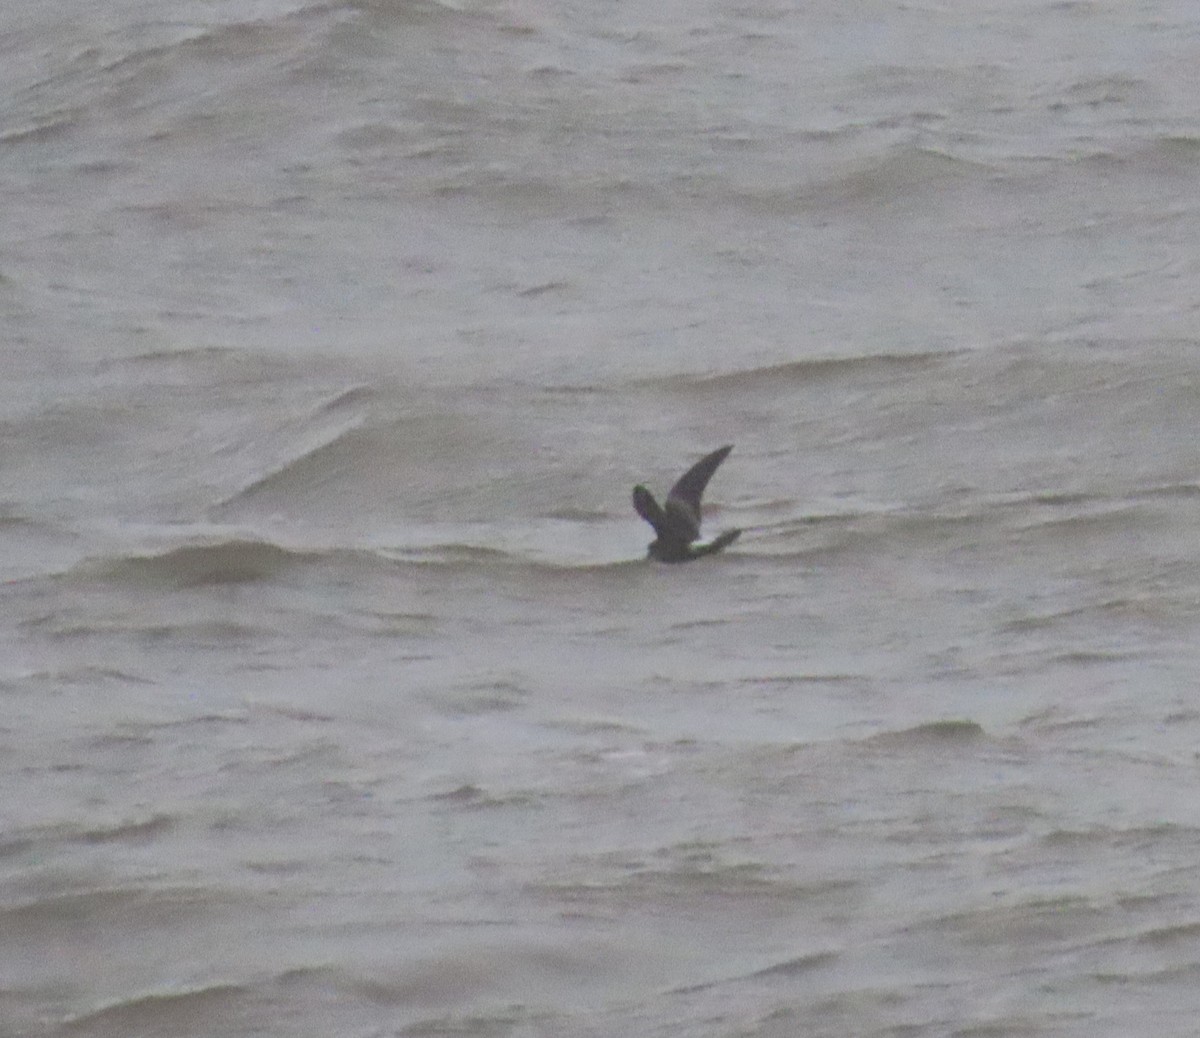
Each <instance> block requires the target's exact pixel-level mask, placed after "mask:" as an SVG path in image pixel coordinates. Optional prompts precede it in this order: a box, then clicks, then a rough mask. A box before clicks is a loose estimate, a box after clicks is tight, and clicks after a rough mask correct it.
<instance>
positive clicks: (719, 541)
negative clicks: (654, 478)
mask: <svg viewBox="0 0 1200 1038" xmlns="http://www.w3.org/2000/svg"><path fill="white" fill-rule="evenodd" d="M731 450H733V444H730V445H729V446H728V447H722V448H721V449H720V450H715V451H713V452H712V453H711V454H709V455H707V456H706V457H703V458H701V459H700V460H699V461H698V462H696V464H695V465H693V466H692V467H691V468H690V469H688V470H687V472H685V473H684V474H683V475H682V476H680V477H679V482H678V483H676V484H675V485H674V486H673V487H671V492H670V493H669V494H668V495H667V505H666V507H665V508H660V507H659V504H658V502H657V501H655V500H654V495H653V494H651V493H650V491H649V490H647V489H646V488H645V487H644V486H641V485H638V486H636V487H634V488H633V507H634V508H636V509H637V513H638V515H640V516H641V517H642V518H643V519H645V520H646V522H648V523H649V524H650V525H651V526H653V527H654V532H655V533H656V534H657V535H658V539H657V540H656V541H654V542H653V543H652V544H651V545H650V558H652V559H658V561H659V562H688V561H690V560H691V559H698V558H700V557H701V556H702V555H712V554H713V552H718V551H720V550H721V549H722V548H726V547H728V546H729V545H731V544H732V543H733V542H734V541H736V540H737V539H738V534H740V533H741V532H742V531H741V530H726V531H725V532H724V533H722V534H721V535H720V536H719V537H714V538H713V539H712V540H711V541H709V542H708V543H707V544H698V545H696V546H695V547H693V546H692V541H695V540H698V539H699V537H700V498H701V496H702V495H703V494H704V488H705V487H706V486H708V481H709V480H710V479H712V474H713V473H714V472H716V471H717V466H718V465H720V464H721V462H723V461H724V460H725V459H726V457H728V455H729V452H730V451H731Z"/></svg>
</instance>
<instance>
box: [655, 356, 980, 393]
mask: <svg viewBox="0 0 1200 1038" xmlns="http://www.w3.org/2000/svg"><path fill="white" fill-rule="evenodd" d="M967 352H968V351H966V350H946V351H937V350H933V351H925V352H919V353H873V354H862V355H858V356H849V357H813V358H810V359H805V360H796V361H788V362H786V363H783V364H773V365H769V366H767V367H761V368H749V369H745V370H742V371H731V372H726V373H722V374H719V375H698V376H697V375H668V376H666V377H664V378H658V379H653V380H649V381H647V382H644V383H641V385H642V386H644V387H647V388H654V389H665V390H669V391H675V392H697V393H706V394H707V393H712V394H721V395H724V394H729V393H737V392H754V391H758V390H770V391H772V392H781V391H786V390H787V389H789V388H793V387H804V386H809V385H812V384H813V383H815V382H830V381H847V380H851V379H858V378H861V377H864V376H865V377H868V378H877V379H883V378H891V377H894V376H895V375H897V374H909V373H911V374H921V373H923V372H926V371H928V370H930V369H931V368H934V367H937V366H938V365H940V364H944V363H946V362H947V361H951V360H955V359H957V358H959V357H962V356H964V355H965V354H966V353H967Z"/></svg>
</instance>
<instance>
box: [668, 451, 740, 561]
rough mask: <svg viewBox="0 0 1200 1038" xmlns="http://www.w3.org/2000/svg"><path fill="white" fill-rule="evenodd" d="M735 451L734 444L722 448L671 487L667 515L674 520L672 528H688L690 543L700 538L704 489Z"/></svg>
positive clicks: (701, 460)
mask: <svg viewBox="0 0 1200 1038" xmlns="http://www.w3.org/2000/svg"><path fill="white" fill-rule="evenodd" d="M731 450H733V444H729V446H727V447H721V448H720V449H719V450H715V451H713V452H712V453H711V454H708V455H705V456H704V457H703V458H701V459H700V460H699V461H698V462H696V464H695V465H693V466H692V467H691V468H690V469H688V470H687V472H685V473H684V474H683V475H682V476H680V477H679V481H678V482H677V483H676V484H675V485H674V486H673V487H671V492H670V493H669V494H668V495H667V513H668V515H669V516H670V518H671V520H672V526H673V527H674V528H675V529H677V530H679V529H680V527H687V528H688V529H687V532H688V533H689V534H690V536H689V537H688V538H687V539H688V540H689V541H694V540H695V539H696V538H697V537H699V536H700V498H701V497H703V496H704V488H705V487H706V486H708V481H709V480H710V479H712V474H713V473H714V472H716V471H717V466H718V465H720V464H721V462H723V461H724V460H725V459H726V458H727V457H728V456H729V452H730V451H731Z"/></svg>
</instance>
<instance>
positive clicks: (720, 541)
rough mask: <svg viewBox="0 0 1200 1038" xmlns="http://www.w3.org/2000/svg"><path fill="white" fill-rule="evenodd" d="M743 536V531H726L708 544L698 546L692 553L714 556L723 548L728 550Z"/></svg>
mask: <svg viewBox="0 0 1200 1038" xmlns="http://www.w3.org/2000/svg"><path fill="white" fill-rule="evenodd" d="M741 535H742V531H741V530H725V531H724V532H723V533H720V534H718V535H717V536H716V537H714V538H713V539H712V540H711V541H709V542H708V543H707V544H698V545H696V547H695V548H693V549H692V551H693V552H694V553H695V554H696V555H697V556H700V555H712V554H713V553H714V552H718V551H720V550H721V549H722V548H728V547H729V546H730V545H731V544H732V543H733V542H734V541H736V540H737V539H738V538H739V537H740V536H741Z"/></svg>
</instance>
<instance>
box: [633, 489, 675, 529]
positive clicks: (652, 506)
mask: <svg viewBox="0 0 1200 1038" xmlns="http://www.w3.org/2000/svg"><path fill="white" fill-rule="evenodd" d="M633 507H634V508H636V509H637V514H638V515H640V516H641V517H642V518H643V519H645V520H646V522H648V523H649V524H650V525H651V526H653V527H654V532H655V533H656V534H658V536H659V537H664V536H669V530H668V528H667V517H666V515H665V514H664V513H663V510H662V508H660V507H659V504H658V502H657V501H655V500H654V495H653V494H652V493H650V491H649V490H647V489H646V488H645V487H643V486H641V485H639V486H636V487H634V488H633Z"/></svg>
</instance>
